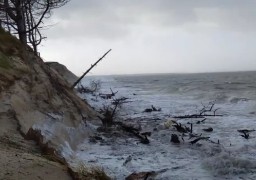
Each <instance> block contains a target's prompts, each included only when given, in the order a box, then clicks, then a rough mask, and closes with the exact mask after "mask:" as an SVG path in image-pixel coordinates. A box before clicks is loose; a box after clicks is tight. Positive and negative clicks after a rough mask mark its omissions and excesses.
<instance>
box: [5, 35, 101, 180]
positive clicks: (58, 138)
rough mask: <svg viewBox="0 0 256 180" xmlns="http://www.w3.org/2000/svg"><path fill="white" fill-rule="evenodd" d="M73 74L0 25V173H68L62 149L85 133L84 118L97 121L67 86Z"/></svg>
mask: <svg viewBox="0 0 256 180" xmlns="http://www.w3.org/2000/svg"><path fill="white" fill-rule="evenodd" d="M64 77H65V78H66V79H65V78H64ZM75 78H76V77H75V76H74V75H73V74H72V73H70V72H69V71H68V70H67V69H66V68H65V67H64V66H62V65H59V64H58V63H44V62H43V61H42V60H41V59H40V58H39V57H37V56H35V55H34V54H33V53H32V52H29V51H28V50H25V47H23V46H22V45H21V44H20V43H19V41H18V40H17V39H16V38H14V37H12V36H11V35H9V34H8V33H6V32H4V31H3V30H0V99H1V101H0V167H1V170H0V179H47V180H50V179H57V178H61V179H71V176H70V175H69V173H68V171H67V167H66V166H64V165H63V163H64V164H65V158H64V157H68V156H69V155H70V154H69V151H63V149H70V151H71V150H73V149H75V148H76V145H77V143H79V142H80V141H82V140H83V138H85V137H87V136H89V134H90V130H89V129H88V128H87V127H86V123H85V122H91V123H99V122H98V120H97V118H96V116H97V113H96V112H95V111H93V110H92V109H91V107H90V106H89V105H88V104H87V103H86V102H84V101H82V100H81V99H80V98H79V97H78V96H77V95H76V94H75V93H74V92H73V90H72V89H70V83H71V82H72V81H73V80H74V79H75ZM49 128H51V129H49ZM52 132H54V133H52ZM33 140H36V142H37V143H35V142H34V141H33ZM38 144H39V146H40V148H39V146H38ZM58 162H62V164H61V163H58Z"/></svg>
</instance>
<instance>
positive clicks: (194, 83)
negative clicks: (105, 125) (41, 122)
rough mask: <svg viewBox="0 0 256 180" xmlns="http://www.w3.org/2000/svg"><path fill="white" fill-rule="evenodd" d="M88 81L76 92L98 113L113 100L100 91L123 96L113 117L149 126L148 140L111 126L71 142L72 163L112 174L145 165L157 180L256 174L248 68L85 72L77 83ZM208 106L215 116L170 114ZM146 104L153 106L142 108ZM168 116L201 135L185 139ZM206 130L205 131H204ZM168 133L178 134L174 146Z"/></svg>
mask: <svg viewBox="0 0 256 180" xmlns="http://www.w3.org/2000/svg"><path fill="white" fill-rule="evenodd" d="M92 82H97V83H98V84H100V89H99V91H98V92H96V93H95V94H94V95H92V94H86V93H85V94H80V96H81V98H83V99H86V101H87V102H88V103H89V104H90V105H91V106H92V107H93V108H94V109H96V110H98V111H100V110H101V109H104V107H108V106H111V102H112V100H113V99H103V98H101V97H100V94H110V93H111V92H117V93H116V94H115V96H114V97H113V98H114V99H118V98H126V102H125V103H123V104H122V105H121V106H120V107H118V109H117V113H116V118H117V119H118V120H121V121H123V122H126V123H131V124H135V125H139V126H140V127H141V129H142V130H141V131H147V132H151V136H150V137H148V138H149V141H150V143H149V144H143V143H141V142H140V141H139V139H137V138H136V137H133V136H132V135H131V136H125V135H122V134H120V132H118V131H117V130H113V132H111V133H105V134H102V133H99V134H98V136H100V140H99V141H96V142H91V141H90V140H88V139H86V140H84V142H83V143H81V144H80V145H79V147H78V148H77V150H76V152H75V153H74V154H75V155H74V157H73V159H72V162H73V163H78V162H83V163H85V164H89V165H91V166H97V167H101V168H103V169H104V171H106V173H107V174H108V175H110V176H111V177H112V178H113V179H118V180H119V179H120V180H121V179H125V177H127V176H128V175H129V174H131V173H134V172H151V171H154V173H155V176H154V177H153V179H163V180H165V179H166V180H169V179H170V180H172V179H174V180H176V179H177V180H187V179H191V180H192V179H193V180H196V179H198V180H201V179H205V180H212V179H216V180H217V179H256V131H255V132H254V131H253V130H255V129H256V72H223V73H198V74H143V75H113V76H88V77H85V78H84V79H83V81H82V84H83V85H84V86H88V87H89V86H90V85H91V84H92ZM212 105H213V108H212V111H211V112H207V113H208V114H213V110H216V111H215V115H217V116H207V117H205V118H206V119H205V120H204V121H202V120H203V119H204V118H183V119H180V118H175V117H177V116H184V115H191V114H199V113H200V111H201V110H202V109H203V108H206V109H207V108H209V107H211V106H212ZM152 106H154V107H155V108H156V109H159V110H160V111H153V112H145V109H150V108H152ZM207 113H206V114H207ZM173 121H176V122H177V123H181V124H182V125H184V126H188V127H190V125H191V124H193V133H194V134H197V135H199V136H201V137H207V138H208V139H207V140H200V141H198V142H197V143H195V144H192V143H191V141H192V140H193V138H191V137H190V136H189V133H185V134H182V133H179V132H177V131H176V129H175V128H174V127H173V126H172V125H173V124H172V123H173ZM198 121H201V122H198ZM207 128H212V129H213V131H211V132H205V131H204V130H203V129H207ZM245 129H246V130H252V131H251V132H250V133H249V138H245V137H243V136H242V135H243V133H240V132H238V130H245ZM172 134H177V135H178V136H179V138H180V141H181V142H180V143H179V144H175V143H172V142H170V140H171V135H172ZM182 139H183V140H182Z"/></svg>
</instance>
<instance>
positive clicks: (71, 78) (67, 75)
mask: <svg viewBox="0 0 256 180" xmlns="http://www.w3.org/2000/svg"><path fill="white" fill-rule="evenodd" d="M45 64H47V65H48V66H50V67H51V68H52V70H53V71H56V72H57V73H58V74H60V75H61V76H62V78H64V79H65V80H66V81H67V82H68V83H69V84H71V85H73V84H74V82H75V81H76V80H77V79H78V77H77V76H76V75H74V74H73V73H72V72H71V71H69V70H68V69H67V67H66V66H64V65H62V64H60V63H58V62H45Z"/></svg>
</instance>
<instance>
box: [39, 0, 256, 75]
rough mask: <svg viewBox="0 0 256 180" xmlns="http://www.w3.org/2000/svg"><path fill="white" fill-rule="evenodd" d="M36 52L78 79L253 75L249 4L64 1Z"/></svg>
mask: <svg viewBox="0 0 256 180" xmlns="http://www.w3.org/2000/svg"><path fill="white" fill-rule="evenodd" d="M49 24H52V25H54V26H52V27H50V28H47V30H45V31H44V34H45V35H46V36H47V37H48V38H47V40H46V41H45V42H43V45H42V47H41V48H40V51H41V55H42V57H43V58H44V59H45V60H47V61H58V62H60V63H63V64H65V65H66V66H67V67H68V68H69V69H70V70H72V71H73V72H74V73H76V74H77V75H81V74H82V73H83V72H84V71H85V70H86V69H87V68H88V67H89V66H90V65H91V64H93V63H94V62H95V61H96V60H97V59H98V58H99V57H101V56H102V55H103V54H104V53H105V52H106V51H107V50H108V49H110V48H112V49H113V50H112V52H110V54H109V55H107V57H106V59H104V60H103V61H102V62H101V63H100V64H99V65H98V66H97V67H96V68H94V69H93V70H92V73H91V75H97V74H138V73H191V72H213V71H241V70H256V58H255V57H256V55H255V48H256V1H255V0H71V1H70V2H69V3H68V4H67V5H66V6H64V7H62V8H60V9H58V10H56V11H55V12H54V14H53V16H52V17H51V19H49Z"/></svg>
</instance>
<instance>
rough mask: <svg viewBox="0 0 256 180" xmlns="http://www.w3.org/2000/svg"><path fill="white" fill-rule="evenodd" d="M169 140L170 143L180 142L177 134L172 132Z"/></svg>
mask: <svg viewBox="0 0 256 180" xmlns="http://www.w3.org/2000/svg"><path fill="white" fill-rule="evenodd" d="M171 142H172V143H180V140H179V137H178V136H177V134H172V136H171Z"/></svg>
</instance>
